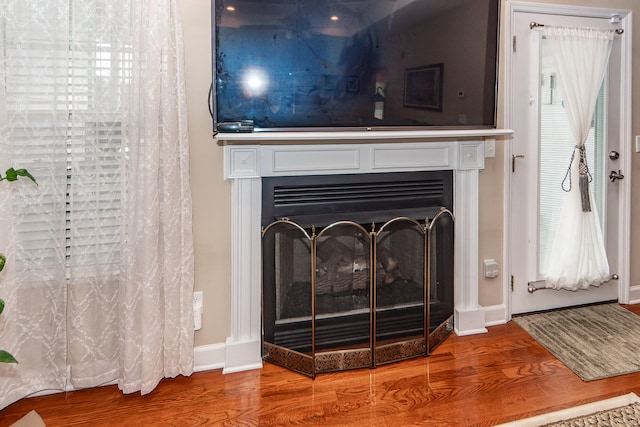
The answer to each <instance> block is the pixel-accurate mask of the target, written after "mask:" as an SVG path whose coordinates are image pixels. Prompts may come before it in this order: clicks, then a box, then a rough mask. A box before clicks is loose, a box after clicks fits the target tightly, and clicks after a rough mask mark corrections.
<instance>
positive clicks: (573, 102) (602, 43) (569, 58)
mask: <svg viewBox="0 0 640 427" xmlns="http://www.w3.org/2000/svg"><path fill="white" fill-rule="evenodd" d="M543 34H544V36H546V37H547V41H548V44H549V45H550V46H551V48H552V52H553V58H554V61H555V63H556V65H557V69H558V82H559V85H560V88H561V91H562V93H563V95H564V105H565V111H566V112H567V117H568V119H569V125H570V127H571V131H572V134H573V137H574V140H575V149H574V154H573V156H572V157H571V162H570V166H569V170H568V175H567V181H568V186H567V187H566V188H565V187H563V189H565V191H566V193H565V196H564V199H563V206H562V211H561V214H560V215H561V216H560V220H559V225H558V229H557V232H556V236H555V239H554V242H553V245H552V247H551V253H550V255H549V263H548V266H547V271H546V272H545V281H546V287H548V288H554V289H567V290H573V291H575V290H578V289H586V288H588V287H589V286H599V285H600V284H601V283H603V282H605V281H607V280H609V277H610V274H609V263H608V260H607V254H606V251H605V245H604V239H603V236H602V229H601V226H600V219H599V217H598V212H597V210H596V209H593V208H592V207H594V206H595V203H594V199H593V191H591V190H590V187H591V185H592V184H591V177H590V173H589V171H588V167H587V165H586V159H585V154H584V143H585V140H586V139H587V136H588V133H589V128H590V125H591V121H592V118H593V113H594V109H595V105H596V101H597V98H598V92H599V91H600V87H601V86H602V82H603V80H604V76H605V73H606V70H607V67H608V63H609V56H610V54H611V47H612V43H613V37H614V36H615V32H614V30H603V29H596V28H570V27H544V29H543Z"/></svg>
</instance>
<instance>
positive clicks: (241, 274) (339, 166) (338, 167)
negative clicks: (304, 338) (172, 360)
mask: <svg viewBox="0 0 640 427" xmlns="http://www.w3.org/2000/svg"><path fill="white" fill-rule="evenodd" d="M509 133H511V132H510V131H505V130H495V129H494V130H489V131H487V130H484V131H469V132H464V131H462V132H460V131H458V132H457V133H455V134H452V133H451V132H449V133H446V132H443V133H437V132H436V133H434V132H429V133H424V132H423V133H422V134H420V133H416V134H415V135H414V134H407V133H403V134H401V135H400V136H398V135H397V134H395V133H393V134H390V133H389V132H364V133H359V134H360V135H359V136H353V135H354V133H349V132H334V133H328V134H329V135H330V136H326V135H324V134H323V135H318V134H317V133H314V134H304V133H299V132H298V133H277V134H276V133H252V134H224V135H218V136H217V139H218V142H219V143H220V144H221V145H223V146H224V166H225V170H224V176H225V179H227V180H230V181H231V187H232V190H231V191H232V290H231V298H232V301H231V336H229V337H228V338H227V342H226V345H225V353H226V354H225V366H224V369H223V372H225V373H230V372H237V371H243V370H247V369H254V368H259V367H261V366H262V355H261V353H262V352H261V339H262V337H261V331H262V326H261V316H262V315H261V298H262V297H261V295H262V273H261V268H262V265H261V263H262V254H261V245H262V241H261V225H260V224H261V208H262V207H261V203H262V177H268V176H285V175H286V176H302V175H319V174H323V175H328V174H354V173H385V172H401V171H428V170H452V171H454V215H455V219H456V220H455V254H454V257H455V258H454V265H455V272H454V304H455V314H454V316H455V318H454V322H455V332H456V334H458V335H471V334H477V333H483V332H486V331H487V329H486V328H485V315H484V311H483V309H482V307H481V306H480V305H479V304H478V232H479V230H478V179H479V171H480V170H481V169H483V168H484V138H492V137H495V136H498V135H506V134H509ZM343 134H344V135H343ZM383 136H384V137H383Z"/></svg>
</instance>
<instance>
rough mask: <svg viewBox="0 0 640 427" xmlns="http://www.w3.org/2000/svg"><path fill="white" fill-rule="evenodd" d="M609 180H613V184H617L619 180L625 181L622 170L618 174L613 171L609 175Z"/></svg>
mask: <svg viewBox="0 0 640 427" xmlns="http://www.w3.org/2000/svg"><path fill="white" fill-rule="evenodd" d="M609 179H610V180H611V182H616V180H617V179H624V175H622V171H621V170H619V171H618V172H616V171H611V173H610V174H609Z"/></svg>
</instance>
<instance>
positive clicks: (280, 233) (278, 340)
mask: <svg viewBox="0 0 640 427" xmlns="http://www.w3.org/2000/svg"><path fill="white" fill-rule="evenodd" d="M262 195H263V197H262V199H263V201H262V226H263V233H262V235H263V257H262V271H263V284H262V290H263V291H262V295H263V297H262V301H263V302H262V319H263V340H264V343H263V357H264V358H265V360H268V361H271V362H274V363H277V364H280V365H283V366H285V367H287V368H290V369H293V370H296V371H299V372H301V373H304V374H306V375H309V376H312V377H314V376H315V375H316V374H317V373H321V372H328V371H335V370H345V369H355V368H361V367H371V368H374V367H376V366H378V365H380V364H384V363H389V362H393V361H398V360H403V359H408V358H411V357H417V356H427V355H428V354H429V352H430V351H431V350H432V349H433V348H435V347H436V346H437V345H438V344H439V343H440V342H442V341H443V340H444V339H445V338H446V336H448V335H449V333H451V331H452V329H453V257H454V254H453V240H454V237H453V231H454V230H453V229H454V226H453V224H454V216H453V213H452V209H453V174H452V172H451V171H415V172H395V173H374V174H337V175H309V176H293V177H291V176H286V177H266V178H263V180H262Z"/></svg>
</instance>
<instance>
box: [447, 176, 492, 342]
mask: <svg viewBox="0 0 640 427" xmlns="http://www.w3.org/2000/svg"><path fill="white" fill-rule="evenodd" d="M455 179H456V185H455V195H454V197H455V206H454V212H455V218H456V221H455V245H454V252H455V256H454V259H455V266H454V279H453V280H454V295H453V298H454V302H455V304H454V306H455V312H454V316H455V319H454V327H455V332H456V334H457V335H472V334H479V333H484V332H487V328H485V326H484V325H485V321H484V309H483V308H482V307H480V304H479V303H478V262H479V261H478V235H479V223H478V214H479V198H478V185H479V173H478V170H477V169H471V170H458V171H456V175H455Z"/></svg>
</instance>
